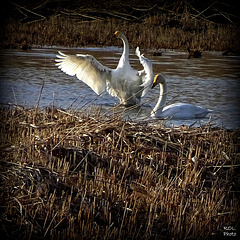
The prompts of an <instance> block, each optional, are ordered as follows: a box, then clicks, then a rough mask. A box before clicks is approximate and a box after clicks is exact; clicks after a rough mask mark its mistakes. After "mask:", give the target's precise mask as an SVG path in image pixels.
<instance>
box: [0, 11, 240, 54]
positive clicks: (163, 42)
mask: <svg viewBox="0 0 240 240" xmlns="http://www.w3.org/2000/svg"><path fill="white" fill-rule="evenodd" d="M172 18H173V17H168V15H166V14H158V15H154V16H149V17H147V18H146V19H144V21H141V22H136V21H131V22H129V21H125V20H122V19H121V20H119V19H115V18H107V19H100V20H99V19H97V20H93V21H79V20H78V19H72V18H69V17H66V16H59V15H54V16H51V17H49V18H48V19H45V20H43V21H39V22H32V23H28V24H24V23H21V22H16V21H9V22H8V23H7V24H6V26H5V28H4V32H3V33H2V35H3V37H2V39H1V42H0V46H3V47H6V48H18V47H19V48H23V47H26V48H27V47H28V46H29V47H31V46H46V45H47V46H53V45H54V46H69V47H80V46H84V47H86V46H104V47H106V46H116V45H117V44H119V46H122V44H121V42H120V41H119V42H116V39H115V38H113V33H114V32H115V31H116V30H120V31H122V32H124V33H125V34H126V36H127V37H128V39H129V43H130V46H131V47H132V48H135V47H137V46H141V49H143V48H145V49H160V48H165V49H185V50H187V48H188V47H190V48H193V49H194V48H197V49H201V50H216V51H224V50H226V49H239V48H240V45H239V36H240V32H239V28H238V26H234V25H223V24H216V23H212V22H206V21H197V20H196V19H194V18H191V17H189V16H187V15H186V14H185V15H183V16H181V17H178V20H177V21H176V20H174V21H175V22H176V23H174V25H172V22H174V21H173V20H172ZM175 18H176V17H175ZM175 18H173V19H175Z"/></svg>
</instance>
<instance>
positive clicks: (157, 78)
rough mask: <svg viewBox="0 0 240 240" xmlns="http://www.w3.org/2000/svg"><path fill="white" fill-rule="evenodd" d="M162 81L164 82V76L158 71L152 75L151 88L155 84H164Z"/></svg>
mask: <svg viewBox="0 0 240 240" xmlns="http://www.w3.org/2000/svg"><path fill="white" fill-rule="evenodd" d="M164 83H165V78H164V77H163V75H162V74H161V73H158V74H157V75H156V76H155V77H154V80H153V85H152V88H154V87H155V86H156V85H157V84H164Z"/></svg>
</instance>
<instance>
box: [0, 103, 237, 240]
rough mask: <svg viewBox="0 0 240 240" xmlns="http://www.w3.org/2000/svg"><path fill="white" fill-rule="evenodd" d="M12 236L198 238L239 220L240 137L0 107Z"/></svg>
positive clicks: (7, 232)
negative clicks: (0, 108)
mask: <svg viewBox="0 0 240 240" xmlns="http://www.w3.org/2000/svg"><path fill="white" fill-rule="evenodd" d="M0 129H1V130H0V131H1V132H0V136H1V146H0V147H1V153H2V158H1V232H3V235H1V236H6V237H8V238H11V239H39V238H46V239H111V240H112V239H170V238H174V239H186V238H190V239H204V238H209V237H210V236H213V237H214V236H215V237H219V236H220V237H221V236H223V231H224V227H225V226H232V227H234V228H237V223H238V221H239V177H240V175H239V153H240V151H239V147H240V144H239V137H240V134H239V131H228V130H224V129H220V128H211V127H210V126H202V127H199V128H188V127H184V126H183V127H179V128H162V127H160V126H159V125H152V124H149V123H147V122H144V123H134V122H128V121H122V120H121V118H120V117H119V116H111V117H107V116H103V115H99V114H94V115H90V114H87V113H77V112H70V111H68V112H67V111H64V110H61V109H56V108H47V109H45V110H41V111H40V110H38V109H23V108H19V107H17V108H13V109H9V110H7V109H2V110H1V128H0Z"/></svg>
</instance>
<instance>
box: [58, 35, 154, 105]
mask: <svg viewBox="0 0 240 240" xmlns="http://www.w3.org/2000/svg"><path fill="white" fill-rule="evenodd" d="M115 36H116V37H117V38H120V39H122V41H123V45H124V46H123V54H122V56H121V58H120V60H119V63H118V66H117V68H116V69H111V68H108V67H106V66H104V65H102V64H101V63H100V62H99V61H97V60H96V59H95V58H94V57H93V56H91V55H83V54H76V55H73V56H72V55H66V54H64V53H61V52H59V55H57V58H58V59H56V60H55V61H56V62H57V64H56V65H57V66H58V68H59V69H61V70H62V71H63V72H65V73H66V74H68V75H70V76H74V75H76V76H77V78H78V79H79V80H81V81H83V82H84V83H86V84H87V85H88V86H89V87H90V88H92V90H93V91H94V92H95V93H96V94H98V95H100V94H102V93H103V92H104V91H107V92H108V93H109V94H110V95H112V96H114V97H117V98H118V99H119V100H120V103H121V104H123V105H127V106H128V105H135V104H138V103H139V102H140V100H141V98H142V97H143V96H144V95H145V94H146V92H147V91H148V89H150V88H151V85H152V82H153V71H152V64H151V62H150V61H149V60H148V59H147V58H145V57H144V56H143V55H141V54H140V51H139V48H137V49H136V55H137V56H138V58H139V60H140V63H141V64H142V66H143V70H142V71H137V70H135V69H133V68H132V67H131V65H130V62H129V44H128V40H127V38H126V37H125V35H124V34H123V33H121V32H119V31H117V32H115Z"/></svg>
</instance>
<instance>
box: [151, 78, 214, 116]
mask: <svg viewBox="0 0 240 240" xmlns="http://www.w3.org/2000/svg"><path fill="white" fill-rule="evenodd" d="M157 84H159V85H160V95H159V99H158V102H157V104H156V106H155V107H154V109H153V111H152V112H151V116H152V117H157V118H164V119H166V118H170V119H175V120H177V119H179V120H180V119H195V118H204V117H205V116H206V115H207V114H208V113H210V112H212V111H211V110H209V109H206V108H203V107H200V106H196V105H193V104H188V103H174V104H170V105H168V106H165V103H166V96H167V84H166V80H165V78H164V77H163V76H162V75H161V74H157V75H156V76H155V78H154V81H153V87H155V86H156V85H157Z"/></svg>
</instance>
